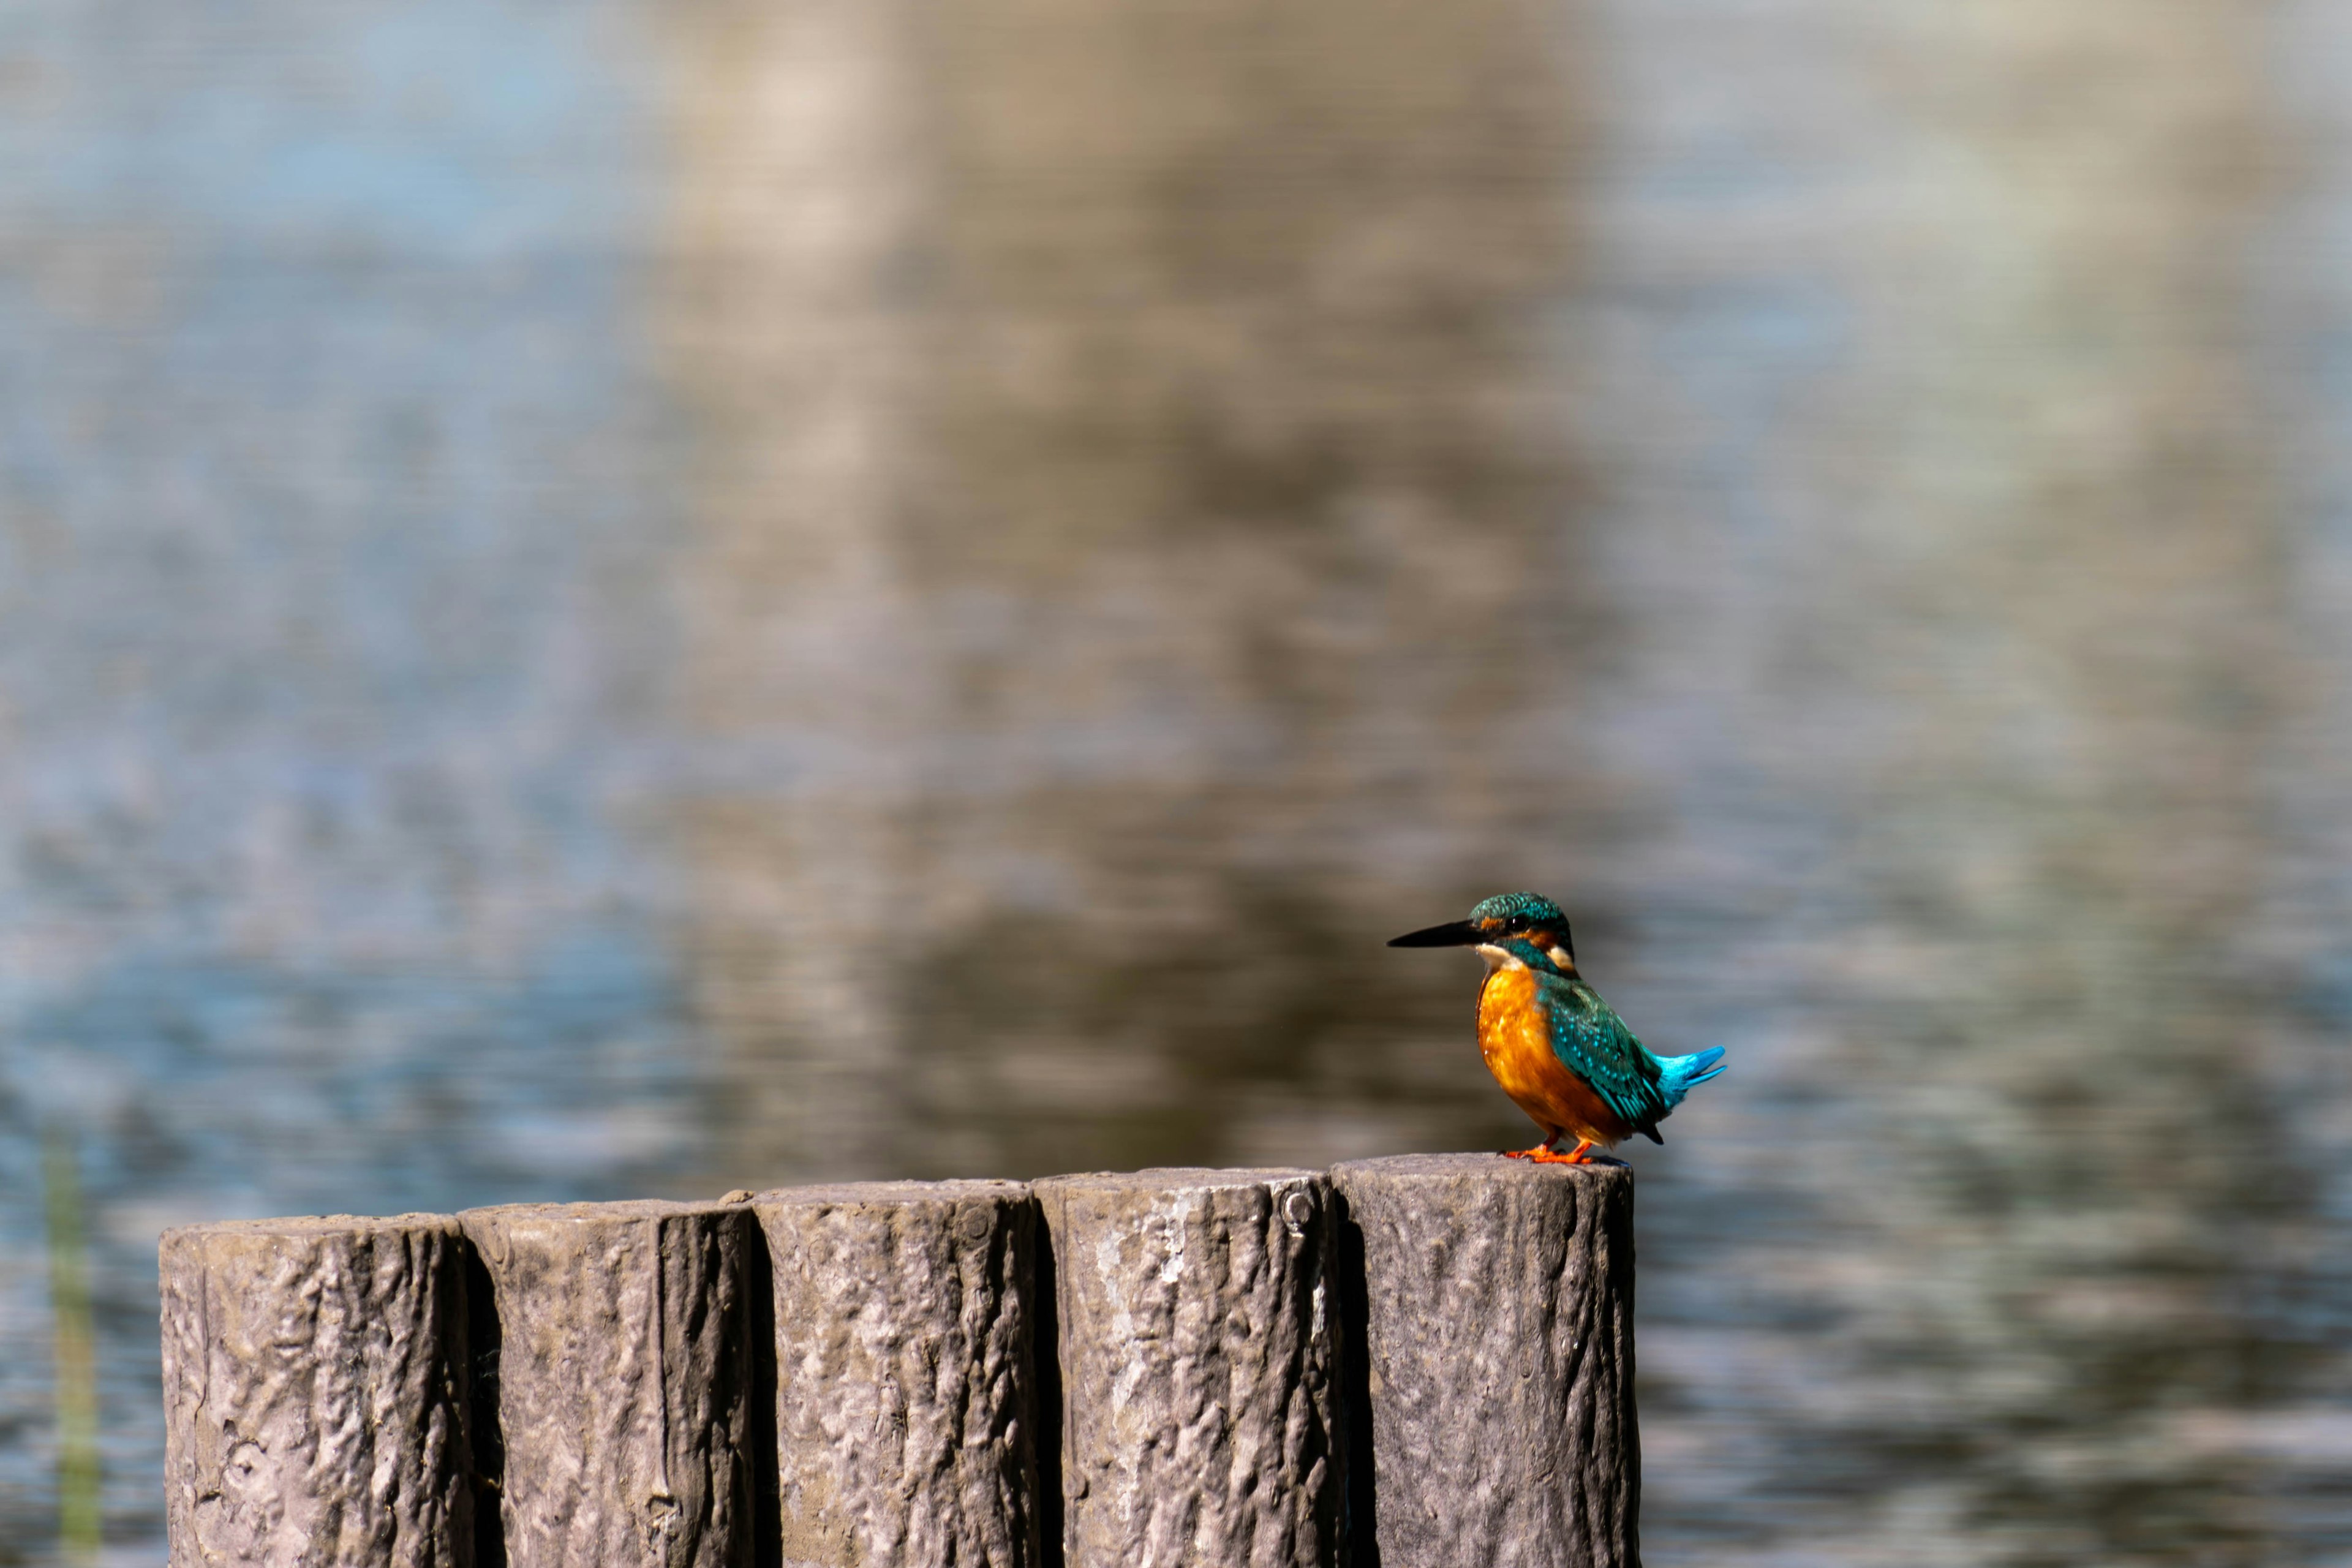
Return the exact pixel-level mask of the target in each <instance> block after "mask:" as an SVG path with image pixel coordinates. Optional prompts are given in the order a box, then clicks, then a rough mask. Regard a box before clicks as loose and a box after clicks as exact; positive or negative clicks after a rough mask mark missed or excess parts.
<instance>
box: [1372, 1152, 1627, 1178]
mask: <svg viewBox="0 0 2352 1568" xmlns="http://www.w3.org/2000/svg"><path fill="white" fill-rule="evenodd" d="M1351 1176H1368V1177H1379V1176H1403V1177H1407V1178H1411V1177H1414V1176H1422V1177H1427V1178H1431V1179H1433V1180H1444V1181H1455V1180H1460V1179H1462V1178H1464V1177H1472V1176H1491V1177H1495V1178H1496V1179H1498V1180H1501V1181H1522V1182H1526V1181H1535V1182H1558V1181H1570V1182H1591V1181H1611V1180H1617V1179H1621V1178H1622V1180H1625V1181H1631V1180H1633V1166H1631V1165H1629V1164H1627V1163H1625V1162H1624V1161H1622V1160H1613V1159H1611V1158H1610V1157H1609V1156H1607V1155H1605V1154H1596V1155H1593V1156H1591V1158H1589V1159H1586V1160H1582V1161H1580V1162H1578V1163H1576V1164H1573V1165H1570V1164H1567V1163H1559V1162H1554V1163H1548V1164H1540V1165H1539V1164H1538V1163H1535V1162H1534V1161H1532V1160H1511V1159H1507V1158H1505V1157H1504V1156H1503V1155H1500V1154H1477V1153H1469V1154H1384V1155H1381V1157H1380V1158H1378V1159H1372V1160H1343V1161H1341V1162H1340V1163H1338V1164H1336V1165H1334V1166H1332V1167H1331V1179H1332V1181H1334V1182H1335V1183H1339V1184H1341V1185H1345V1184H1347V1182H1348V1180H1349V1177H1351Z"/></svg>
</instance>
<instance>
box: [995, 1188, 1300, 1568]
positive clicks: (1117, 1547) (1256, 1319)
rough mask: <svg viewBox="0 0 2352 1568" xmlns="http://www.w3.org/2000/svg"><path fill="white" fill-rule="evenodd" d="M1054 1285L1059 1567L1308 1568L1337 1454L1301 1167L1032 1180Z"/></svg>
mask: <svg viewBox="0 0 2352 1568" xmlns="http://www.w3.org/2000/svg"><path fill="white" fill-rule="evenodd" d="M1035 1185H1036V1193H1037V1197H1038V1201H1039V1205H1040V1207H1041V1209H1042V1211H1043V1213H1044V1215H1045V1223H1046V1227H1047V1232H1048V1239H1049V1245H1050V1247H1051V1251H1052V1268H1053V1271H1054V1276H1055V1289H1056V1292H1057V1295H1058V1297H1059V1330H1058V1337H1059V1373H1060V1381H1061V1385H1062V1393H1063V1400H1062V1445H1061V1461H1062V1504H1063V1512H1064V1531H1063V1541H1064V1546H1065V1552H1066V1562H1067V1564H1068V1568H1114V1565H1116V1568H1179V1565H1180V1564H1181V1565H1183V1568H1227V1565H1231V1568H1322V1565H1325V1564H1328V1563H1334V1562H1336V1561H1337V1554H1338V1552H1339V1506H1340V1500H1341V1496H1342V1486H1343V1476H1342V1466H1343V1463H1344V1449H1343V1447H1342V1445H1341V1442H1340V1434H1339V1415H1340V1413H1339V1409H1338V1407H1337V1404H1336V1389H1335V1384H1334V1375H1335V1370H1336V1361H1337V1357H1336V1355H1335V1353H1334V1352H1335V1347H1334V1341H1333V1331H1334V1326H1335V1325H1334V1321H1333V1316H1332V1305H1331V1302H1330V1300H1329V1292H1330V1289H1331V1281H1332V1265H1333V1235H1334V1226H1333V1224H1332V1214H1331V1208H1332V1205H1331V1192H1330V1186H1329V1184H1328V1181H1327V1180H1326V1179H1325V1178H1324V1177H1323V1176H1322V1175H1321V1174H1320V1173H1315V1172H1310V1171H1289V1170H1239V1171H1211V1170H1162V1171H1141V1172H1136V1173H1118V1174H1099V1175H1080V1176H1058V1177H1055V1178H1052V1179H1050V1180H1046V1181H1041V1182H1039V1183H1037V1184H1035Z"/></svg>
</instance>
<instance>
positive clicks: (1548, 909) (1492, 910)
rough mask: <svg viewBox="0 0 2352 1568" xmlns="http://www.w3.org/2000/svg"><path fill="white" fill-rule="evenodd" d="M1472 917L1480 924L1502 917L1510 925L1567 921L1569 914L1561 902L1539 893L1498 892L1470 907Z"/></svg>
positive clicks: (1547, 923)
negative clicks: (1476, 905) (1562, 908)
mask: <svg viewBox="0 0 2352 1568" xmlns="http://www.w3.org/2000/svg"><path fill="white" fill-rule="evenodd" d="M1470 919H1471V920H1472V921H1475V922H1476V923H1477V924H1480V925H1484V924H1486V922H1487V921H1500V922H1502V923H1503V924H1505V925H1507V926H1511V925H1530V926H1564V925H1566V924H1567V923H1568V916H1566V915H1565V914H1563V913H1561V912H1560V908H1559V905H1558V904H1555V903H1553V902H1552V901H1551V900H1549V899H1547V898H1545V897H1543V896H1542V895H1540V894H1538V893H1497V894H1496V895H1495V896H1494V897H1493V898H1491V899H1485V900H1480V902H1479V904H1478V907H1477V908H1476V909H1475V910H1471V911H1470Z"/></svg>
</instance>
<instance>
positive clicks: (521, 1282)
mask: <svg viewBox="0 0 2352 1568" xmlns="http://www.w3.org/2000/svg"><path fill="white" fill-rule="evenodd" d="M457 1218H458V1221H459V1223H460V1224H461V1225H462V1226H464V1227H465V1233H466V1235H467V1237H468V1238H469V1239H471V1241H472V1242H473V1244H474V1247H475V1249H476V1251H477V1252H478V1254H479V1256H480V1258H481V1261H482V1265H483V1268H485V1270H486V1271H487V1273H488V1279H489V1282H490V1286H491V1289H492V1291H493V1293H494V1298H495V1304H496V1308H497V1321H498V1325H499V1339H500V1344H499V1355H498V1373H497V1391H496V1403H497V1411H498V1426H499V1435H500V1438H501V1440H502V1442H503V1445H504V1449H505V1467H504V1469H505V1473H504V1477H503V1479H502V1482H501V1485H502V1488H503V1493H502V1507H501V1514H502V1517H503V1524H504V1528H503V1531H502V1534H503V1539H504V1542H505V1552H506V1563H507V1568H748V1565H749V1564H750V1563H752V1562H753V1560H754V1558H753V1551H754V1542H753V1537H754V1519H755V1510H754V1506H753V1505H754V1501H755V1497H756V1488H757V1484H758V1472H759V1471H761V1470H762V1469H764V1468H766V1462H765V1461H764V1459H763V1458H761V1456H760V1455H759V1454H758V1453H755V1452H754V1444H753V1438H754V1433H753V1409H754V1404H755V1400H754V1390H753V1388H752V1382H753V1378H754V1376H755V1371H754V1368H755V1364H756V1362H755V1358H754V1356H753V1355H752V1353H751V1352H752V1347H751V1334H750V1329H749V1324H750V1318H751V1314H750V1311H749V1301H748V1299H747V1297H748V1292H749V1290H750V1289H762V1290H764V1288H765V1281H764V1280H759V1279H756V1278H755V1277H754V1274H753V1270H752V1269H751V1268H750V1267H749V1266H748V1255H749V1254H751V1252H752V1251H753V1249H754V1247H756V1241H755V1239H754V1237H755V1235H756V1231H755V1227H754V1226H753V1223H752V1220H751V1215H750V1214H749V1213H747V1212H746V1211H745V1210H744V1209H743V1208H742V1207H741V1206H740V1205H727V1204H677V1203H622V1204H521V1205H511V1206H508V1207H501V1208H486V1209H471V1210H468V1211H467V1212H466V1213H465V1214H462V1215H458V1216H457Z"/></svg>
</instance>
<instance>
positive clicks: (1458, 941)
mask: <svg viewBox="0 0 2352 1568" xmlns="http://www.w3.org/2000/svg"><path fill="white" fill-rule="evenodd" d="M1484 941H1486V932H1485V931H1480V930H1479V929H1478V928H1477V927H1476V926H1474V925H1472V924H1471V923H1470V922H1469V921H1454V922H1453V923H1452V924H1451V925H1442V926H1431V927H1430V928H1429V929H1428V930H1426V931H1407V932H1405V933H1404V934H1403V935H1402V936H1400V937H1391V938H1390V939H1389V945H1390V946H1391V947H1474V946H1475V945H1476V944H1478V943H1479V942H1484Z"/></svg>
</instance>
